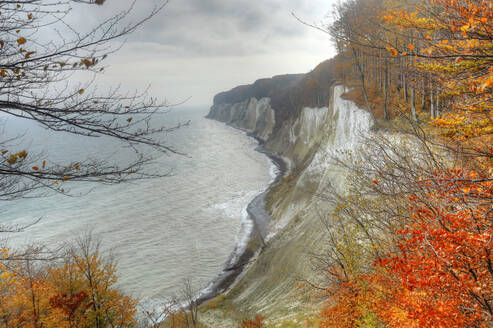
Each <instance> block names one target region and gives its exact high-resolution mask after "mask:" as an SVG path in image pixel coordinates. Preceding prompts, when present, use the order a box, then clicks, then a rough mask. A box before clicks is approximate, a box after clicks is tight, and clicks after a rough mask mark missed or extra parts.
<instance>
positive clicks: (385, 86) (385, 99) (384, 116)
mask: <svg viewBox="0 0 493 328" xmlns="http://www.w3.org/2000/svg"><path fill="white" fill-rule="evenodd" d="M388 67H389V65H388V61H387V59H385V69H384V75H385V78H384V82H383V96H384V100H383V119H384V120H386V119H387V99H388V95H389V90H388V84H389V83H388V82H389V81H388V79H389V78H388V76H389V75H388Z"/></svg>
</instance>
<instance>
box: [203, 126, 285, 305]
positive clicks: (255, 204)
mask: <svg viewBox="0 0 493 328" xmlns="http://www.w3.org/2000/svg"><path fill="white" fill-rule="evenodd" d="M206 118H207V119H212V118H208V117H206ZM213 120H214V119H213ZM215 121H217V120H215ZM218 122H219V121H218ZM228 125H229V124H228ZM229 126H231V125H229ZM231 127H233V128H235V129H239V128H237V127H234V126H231ZM239 130H243V129H239ZM243 131H245V130H243ZM247 136H248V137H251V138H253V139H255V140H256V141H257V142H258V146H257V147H256V148H255V151H257V152H259V153H262V154H264V155H265V156H267V157H268V158H269V160H270V161H271V162H272V163H273V164H274V165H275V166H276V167H277V170H278V172H277V174H276V177H275V178H274V180H272V181H271V182H270V183H269V185H268V186H267V188H266V189H265V190H264V191H262V192H261V193H260V194H258V195H257V196H255V198H254V199H253V200H252V201H251V202H250V203H249V204H248V205H247V213H248V219H249V220H251V222H252V223H253V227H252V229H251V231H250V233H249V236H248V241H249V242H250V241H252V240H253V239H254V238H255V237H256V236H257V235H259V237H260V239H261V242H262V245H261V246H260V248H259V250H258V251H257V252H253V251H252V250H250V249H249V248H248V245H247V246H246V247H245V249H244V251H243V252H242V253H241V254H240V253H235V251H236V248H235V250H233V252H232V253H231V255H230V257H229V260H228V261H227V262H226V263H227V264H226V266H225V267H224V268H223V269H222V271H221V272H220V273H219V274H218V276H217V277H216V278H214V279H213V280H212V281H211V282H210V283H209V285H208V286H207V287H206V288H205V289H203V290H202V292H201V293H200V294H199V296H198V297H197V299H196V300H195V302H196V303H197V305H201V304H203V303H205V302H207V301H210V300H211V299H213V298H215V297H217V296H219V295H220V294H222V293H224V292H226V291H228V290H229V289H231V287H233V285H234V284H235V282H236V280H237V278H238V277H239V276H240V275H241V274H242V273H244V272H245V269H246V268H247V267H248V266H249V265H250V264H251V263H252V262H251V261H252V259H254V257H255V255H256V253H258V252H259V251H260V252H261V251H262V249H263V247H264V246H265V244H264V238H265V237H266V235H267V228H268V226H269V223H270V221H271V217H270V215H269V214H268V213H267V210H266V208H265V195H266V194H267V192H268V191H269V189H270V188H271V186H272V185H274V184H276V183H277V182H279V180H280V179H281V178H282V177H283V176H284V174H285V173H286V171H287V164H286V162H285V161H284V160H283V159H282V158H281V157H280V156H277V155H275V154H273V153H271V152H269V151H267V150H266V149H265V148H264V146H263V145H264V141H263V140H262V139H260V138H258V137H257V136H255V135H253V133H251V132H247ZM237 246H238V245H237ZM237 246H236V247H237ZM234 257H237V259H236V261H234V262H231V263H230V261H231V260H232V259H233V258H234Z"/></svg>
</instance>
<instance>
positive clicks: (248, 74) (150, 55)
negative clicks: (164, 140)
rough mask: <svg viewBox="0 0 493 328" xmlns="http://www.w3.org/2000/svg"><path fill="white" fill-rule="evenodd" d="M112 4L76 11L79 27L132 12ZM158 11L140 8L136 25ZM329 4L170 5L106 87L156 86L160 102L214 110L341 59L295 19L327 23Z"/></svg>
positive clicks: (116, 61)
mask: <svg viewBox="0 0 493 328" xmlns="http://www.w3.org/2000/svg"><path fill="white" fill-rule="evenodd" d="M130 3H131V1H130V0H107V1H106V2H105V4H104V5H102V6H90V7H87V6H86V7H85V8H82V9H81V10H79V8H77V10H74V11H73V14H76V16H73V17H72V18H71V19H73V20H74V21H75V24H76V25H79V26H91V25H92V24H96V23H97V22H100V21H101V20H103V19H104V18H105V17H108V16H109V15H112V14H115V13H117V12H118V11H119V10H122V9H124V8H125V7H127V6H129V4H130ZM156 3H159V1H158V0H138V1H137V3H136V7H135V10H134V12H133V13H132V15H131V18H132V19H137V18H138V17H143V16H144V15H145V13H148V12H149V11H150V10H152V7H153V6H154V5H155V4H156ZM330 10H331V1H330V0H259V1H251V0H171V1H170V2H169V3H168V5H167V6H166V7H165V8H164V10H163V11H161V12H160V13H159V14H158V15H156V16H155V17H153V18H152V20H151V21H148V22H147V23H146V24H145V25H144V26H142V28H141V29H140V30H138V31H137V32H136V33H134V34H133V35H132V36H131V37H129V38H128V40H127V42H126V44H125V45H124V47H123V48H122V49H121V50H120V51H119V52H118V53H116V54H114V55H112V56H111V57H110V58H109V59H108V61H107V62H106V64H107V65H109V67H108V70H107V71H106V73H105V74H104V75H103V76H100V78H101V80H100V82H99V83H103V84H105V85H109V84H116V83H122V85H124V86H125V88H129V89H134V88H139V89H142V88H145V87H146V86H147V85H149V84H150V85H151V93H152V95H153V96H155V97H159V98H165V99H167V100H168V101H169V102H179V101H181V100H183V99H187V98H189V97H191V99H190V100H189V101H188V103H187V104H188V105H207V106H208V105H210V104H211V102H212V97H213V96H214V95H215V94H216V93H218V92H220V91H224V90H228V89H231V88H233V87H235V86H237V85H240V84H248V83H252V82H253V81H255V80H256V79H258V78H262V77H270V76H273V75H278V74H286V73H305V72H308V71H310V70H311V69H313V68H314V67H315V66H316V65H317V64H318V63H320V62H321V61H323V60H325V59H327V58H330V57H331V56H333V55H334V49H333V48H332V45H331V42H330V40H329V38H328V37H327V36H326V35H324V34H323V33H321V32H318V31H315V30H313V29H310V28H309V27H306V26H304V25H302V24H301V23H299V22H298V21H296V20H295V19H294V18H293V17H292V16H291V13H292V12H294V13H295V14H296V15H297V16H299V17H301V18H303V19H304V20H305V21H307V22H310V23H320V22H322V21H323V20H324V17H325V16H326V14H327V13H328V12H329V11H330Z"/></svg>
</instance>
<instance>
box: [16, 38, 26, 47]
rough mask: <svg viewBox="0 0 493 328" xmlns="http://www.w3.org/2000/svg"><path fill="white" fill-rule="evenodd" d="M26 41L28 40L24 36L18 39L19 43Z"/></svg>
mask: <svg viewBox="0 0 493 328" xmlns="http://www.w3.org/2000/svg"><path fill="white" fill-rule="evenodd" d="M26 42H27V40H26V38H24V37H20V38H18V39H17V44H18V45H22V44H24V43H26Z"/></svg>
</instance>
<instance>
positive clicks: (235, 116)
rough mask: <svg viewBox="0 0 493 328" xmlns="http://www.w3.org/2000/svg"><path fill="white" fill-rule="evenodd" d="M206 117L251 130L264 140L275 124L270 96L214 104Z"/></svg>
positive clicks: (269, 134) (267, 137) (268, 136)
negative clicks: (233, 102)
mask: <svg viewBox="0 0 493 328" xmlns="http://www.w3.org/2000/svg"><path fill="white" fill-rule="evenodd" d="M208 117H210V118H213V119H216V120H218V121H221V122H225V123H228V124H230V125H232V126H234V127H237V128H240V129H243V130H247V131H248V132H253V133H254V134H255V136H257V137H258V138H260V139H262V140H264V141H265V140H267V139H269V138H270V136H271V134H272V131H273V129H274V125H275V124H276V119H275V113H274V110H273V109H272V107H271V106H270V98H262V99H260V100H257V99H256V98H251V99H248V100H245V101H243V102H240V103H236V104H220V105H214V106H212V108H211V111H210V113H209V115H208Z"/></svg>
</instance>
